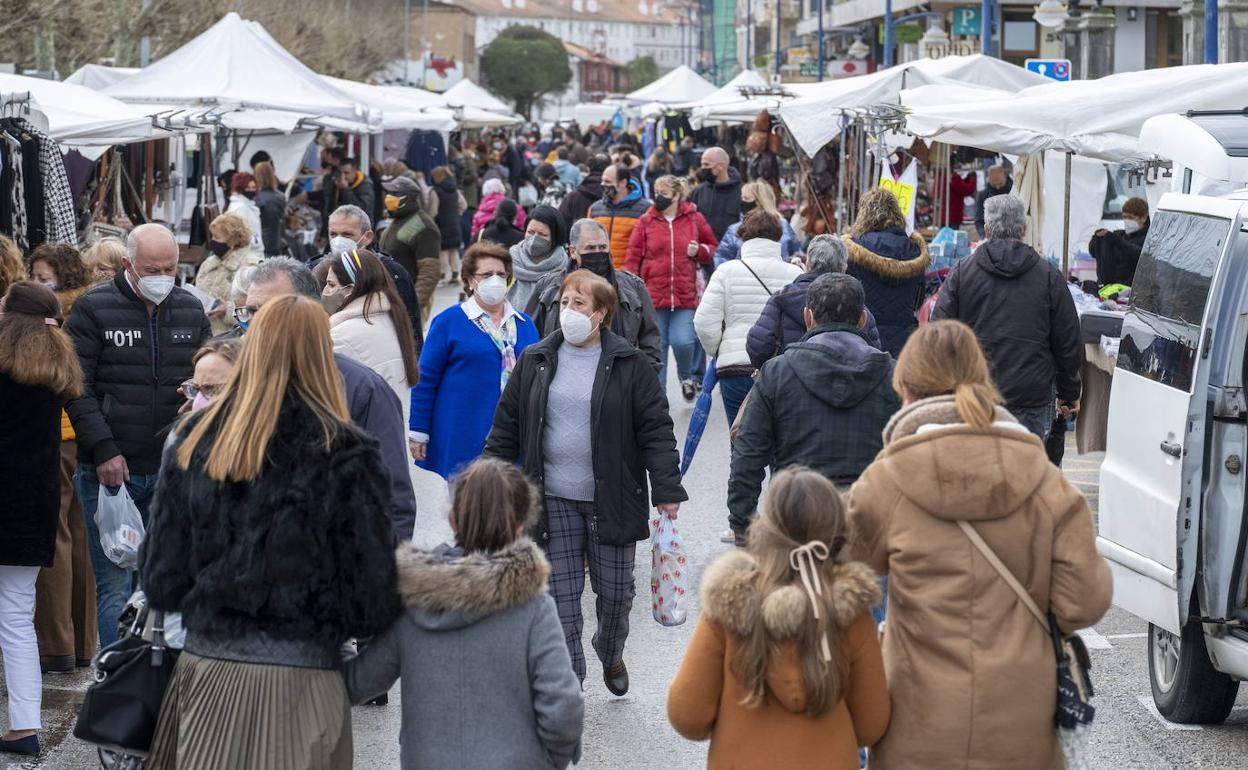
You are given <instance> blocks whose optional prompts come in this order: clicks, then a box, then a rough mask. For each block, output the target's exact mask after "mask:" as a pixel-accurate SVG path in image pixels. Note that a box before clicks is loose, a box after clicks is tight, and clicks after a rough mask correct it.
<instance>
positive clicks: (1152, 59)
mask: <svg viewBox="0 0 1248 770" xmlns="http://www.w3.org/2000/svg"><path fill="white" fill-rule="evenodd" d="M1182 63H1183V19H1182V18H1180V17H1179V15H1178V14H1177V13H1175V12H1174V11H1172V10H1169V9H1164V8H1163V9H1155V10H1150V11H1149V12H1148V16H1147V17H1145V19H1144V66H1145V67H1146V68H1148V69H1153V68H1155V67H1177V66H1179V65H1181V64H1182Z"/></svg>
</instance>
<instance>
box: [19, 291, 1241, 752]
mask: <svg viewBox="0 0 1248 770" xmlns="http://www.w3.org/2000/svg"><path fill="white" fill-rule="evenodd" d="M439 294H440V296H439V299H440V300H441V304H446V303H448V302H450V301H453V299H454V294H453V292H450V291H449V290H442V291H440V292H439ZM671 384H673V383H669V385H671ZM670 390H671V392H670V396H671V397H672V398H673V399H674V400H673V404H674V407H673V417H674V419H675V421H676V430H677V439H678V442H679V443H680V444H682V445H683V441H684V432H685V429H686V427H687V426H688V422H689V413H690V411H691V408H690V405H687V404H685V403H684V401H683V400H681V398H680V395H679V392H678V391H676V390H675V389H670ZM1073 451H1074V450H1073V445H1072V448H1071V449H1070V452H1071V454H1070V455H1068V457H1067V461H1066V470H1067V473H1068V475H1069V476H1070V477H1071V478H1072V480H1073V481H1074V482H1075V483H1077V484H1079V485H1080V486H1081V487H1083V488H1084V489H1085V491H1087V492H1090V493H1093V494H1092V499H1093V500H1095V497H1094V493H1095V483H1096V467H1097V461H1098V460H1099V458H1097V457H1091V458H1081V457H1078V456H1076V455H1074V454H1073ZM415 478H416V481H417V499H418V501H419V504H420V518H419V519H418V522H417V529H418V534H417V539H418V541H419V542H420V543H421V544H422V545H434V544H436V543H438V542H440V541H442V540H443V539H444V538H446V537H447V536H448V534H449V530H448V528H447V525H446V523H445V510H446V507H445V506H446V492H445V488H444V486H443V485H442V484H441V483H440V480H439V479H437V478H436V477H432V476H430V475H429V474H423V473H419V472H417V475H416V476H415ZM727 478H728V438H727V427H726V425H725V422H724V415H723V411H722V407H721V406H720V404H719V403H718V402H717V403H716V405H715V410H714V411H713V413H712V417H711V421H710V424H709V425H708V427H707V430H706V433H705V435H704V437H703V440H702V447H701V450H700V451H699V453H698V455H697V459H696V460H695V461H694V464H693V467H692V469H691V471H690V474H689V477H688V479H687V482H688V491H689V494H690V498H691V501H690V502H689V503H688V504H686V505H685V506H684V507H683V508H682V510H681V515H680V524H681V527H682V533H683V534H684V537H685V542H686V545H687V548H688V551H689V556H690V560H691V563H692V564H694V565H695V569H694V574H695V577H699V578H700V575H701V572H702V569H704V568H705V566H706V565H707V564H708V563H709V562H710V561H711V560H712V559H713V558H714V557H715V556H716V555H717V554H719V553H721V552H723V551H724V550H726V549H727V548H729V546H727V545H724V544H722V543H720V542H719V533H720V532H721V531H722V530H724V529H725V527H726V519H725V512H724V500H725V495H726V490H727ZM637 557H638V558H637V587H638V599H637V602H636V604H635V606H634V608H633V614H632V621H631V622H632V633H631V635H630V638H629V644H628V652H627V654H626V661H627V663H628V665H629V671H630V674H631V678H632V691H631V692H630V693H629V695H628V696H626V697H624V698H613V697H611V696H610V694H609V693H607V691H606V688H605V686H604V685H603V683H602V679H601V675H600V673H601V672H600V669H595V668H594V667H593V663H592V661H591V668H590V675H589V677H588V678H587V680H586V697H587V709H588V716H587V721H586V726H585V738H584V758H583V761H582V762H581V764H580V765H579V767H581V768H592V769H593V770H630V769H632V768H637V769H638V770H641V769H642V768H646V769H647V770H648V769H650V768H656V767H663V768H672V769H673V770H684V769H686V768H690V769H691V768H696V767H700V766H702V765H703V763H704V759H705V745H704V744H701V745H700V744H692V743H689V742H687V741H685V740H683V739H681V738H680V737H679V736H677V735H676V734H675V733H674V732H673V731H672V729H671V727H669V726H668V724H667V719H666V712H665V710H664V701H665V696H666V689H667V684H668V682H669V681H670V680H671V677H672V675H673V673H674V671H675V669H676V666H677V665H678V663H679V660H680V656H681V653H682V651H683V650H684V646H685V643H686V641H687V640H688V638H689V635H690V633H691V632H692V630H693V620H692V618H691V619H690V622H688V623H686V624H685V625H684V626H680V627H677V628H663V627H661V626H659V625H658V624H657V623H655V622H654V620H653V619H652V618H651V616H650V602H649V596H648V577H649V569H650V564H649V559H650V556H649V552H648V550H647V549H645V548H639V549H638V553H637ZM695 605H696V598H695ZM585 612H586V618H587V621H586V622H587V626H590V627H592V625H593V620H592V618H593V597H592V594H591V593H589V591H588V590H587V592H586V597H585ZM1145 629H1146V626H1145V625H1144V624H1143V623H1142V622H1140V621H1139V620H1137V619H1135V618H1134V617H1132V616H1130V615H1127V614H1126V613H1123V612H1121V611H1118V610H1113V611H1111V612H1110V614H1109V615H1108V616H1107V617H1106V618H1105V620H1104V621H1102V622H1101V623H1100V624H1099V625H1097V627H1096V628H1095V629H1094V630H1093V631H1092V632H1089V633H1088V634H1087V636H1088V641H1089V647H1091V648H1092V653H1091V654H1092V660H1093V666H1094V668H1093V672H1092V673H1093V679H1094V682H1095V684H1096V687H1097V699H1096V705H1097V708H1098V713H1097V721H1096V725H1095V728H1094V733H1093V740H1092V744H1093V767H1095V768H1105V769H1106V770H1109V769H1111V768H1112V769H1114V770H1119V769H1121V768H1180V767H1181V768H1214V767H1218V768H1224V767H1232V766H1243V764H1244V763H1243V761H1242V760H1240V759H1238V758H1237V755H1236V753H1235V752H1241V751H1242V750H1243V747H1244V746H1245V742H1246V741H1248V688H1245V691H1243V692H1241V695H1240V698H1239V702H1238V705H1237V708H1236V710H1235V712H1234V713H1232V715H1231V718H1230V719H1229V720H1228V721H1227V723H1226V724H1225V725H1221V726H1218V727H1206V728H1203V729H1200V728H1188V727H1182V728H1180V727H1177V726H1173V725H1168V724H1166V723H1164V722H1163V721H1161V720H1160V718H1158V717H1157V716H1156V715H1155V713H1154V712H1153V711H1152V710H1151V704H1152V699H1151V696H1150V694H1149V685H1148V662H1147V659H1146V657H1145V641H1146V640H1145V638H1144V632H1145ZM586 636H587V638H588V636H589V629H588V628H587V634H586ZM591 657H592V654H591ZM87 680H88V677H87V676H85V675H82V674H79V675H76V676H72V677H66V676H51V675H50V676H45V677H44V685H45V690H44V720H45V729H44V731H43V733H42V738H43V740H44V741H45V742H46V743H47V745H48V747H49V750H48V752H47V753H46V755H45V756H44V757H42V758H40V760H39V761H38V762H36V763H33V764H22V763H17V762H6V759H7V756H6V759H0V770H5V768H19V767H20V768H26V767H31V768H48V769H49V770H51V769H52V768H56V769H58V770H59V769H61V768H90V767H93V766H95V765H94V762H95V759H94V757H95V752H94V750H93V749H91V748H90V747H87V746H85V745H83V744H82V743H80V742H78V741H77V740H75V739H74V738H72V737H67V735H68V733H69V732H70V730H71V729H72V723H73V718H74V714H75V712H76V708H77V705H78V703H79V702H80V701H81V697H82V696H81V692H82V690H83V689H84V688H85V687H86V683H87ZM401 699H402V693H400V692H398V690H397V688H396V690H395V692H393V693H392V694H391V697H390V705H389V706H385V707H357V708H356V709H355V710H354V715H353V716H354V731H355V752H356V760H357V762H356V766H357V767H363V768H373V769H375V770H381V769H382V768H391V767H397V766H398V742H397V741H398V730H399V711H400V709H399V703H400V701H401ZM0 700H2V698H0Z"/></svg>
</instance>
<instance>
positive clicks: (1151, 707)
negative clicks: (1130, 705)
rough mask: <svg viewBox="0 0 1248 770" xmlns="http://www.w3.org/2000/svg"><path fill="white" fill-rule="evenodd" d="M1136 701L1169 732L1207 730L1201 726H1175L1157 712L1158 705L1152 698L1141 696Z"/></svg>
mask: <svg viewBox="0 0 1248 770" xmlns="http://www.w3.org/2000/svg"><path fill="white" fill-rule="evenodd" d="M1136 700H1137V701H1139V703H1140V705H1141V706H1143V707H1144V710H1145V711H1147V712H1148V713H1150V714H1152V715H1153V718H1154V719H1156V720H1157V721H1158V722H1161V724H1162V726H1163V727H1165V728H1166V729H1167V730H1203V729H1205V728H1203V727H1201V726H1200V725H1178V724H1175V723H1174V722H1171V721H1169V720H1167V719H1166V718H1165V717H1163V716H1162V715H1161V713H1160V712H1158V711H1157V704H1156V703H1153V699H1152V696H1149V695H1139V696H1136Z"/></svg>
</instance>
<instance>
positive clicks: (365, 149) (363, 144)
mask: <svg viewBox="0 0 1248 770" xmlns="http://www.w3.org/2000/svg"><path fill="white" fill-rule="evenodd" d="M372 141H373V136H372V134H360V166H359V170H360V171H363V172H364V176H366V177H367V176H368V169H369V165H370V163H371V162H372V154H373V153H372V149H373V148H372V146H371V145H372Z"/></svg>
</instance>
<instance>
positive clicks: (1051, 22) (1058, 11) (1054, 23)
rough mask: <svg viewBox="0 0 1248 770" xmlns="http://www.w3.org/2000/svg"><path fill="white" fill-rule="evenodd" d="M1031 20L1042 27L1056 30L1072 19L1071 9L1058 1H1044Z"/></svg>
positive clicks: (1037, 7) (1038, 6)
mask: <svg viewBox="0 0 1248 770" xmlns="http://www.w3.org/2000/svg"><path fill="white" fill-rule="evenodd" d="M1031 18H1033V19H1035V20H1036V23H1037V24H1039V25H1040V26H1042V27H1048V28H1049V29H1056V28H1058V27H1060V26H1062V24H1063V23H1065V21H1066V20H1067V19H1069V18H1070V9H1069V8H1067V7H1066V5H1065V4H1063V3H1061V2H1059V1H1058V0H1044V2H1042V3H1040V5H1037V6H1036V8H1035V13H1033V14H1032V15H1031Z"/></svg>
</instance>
